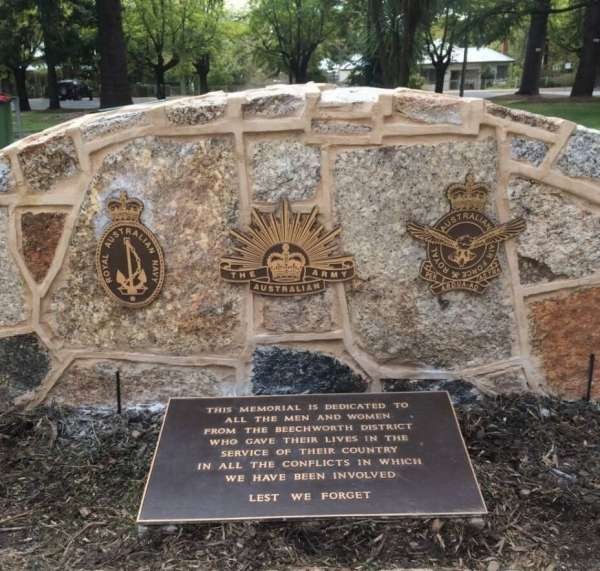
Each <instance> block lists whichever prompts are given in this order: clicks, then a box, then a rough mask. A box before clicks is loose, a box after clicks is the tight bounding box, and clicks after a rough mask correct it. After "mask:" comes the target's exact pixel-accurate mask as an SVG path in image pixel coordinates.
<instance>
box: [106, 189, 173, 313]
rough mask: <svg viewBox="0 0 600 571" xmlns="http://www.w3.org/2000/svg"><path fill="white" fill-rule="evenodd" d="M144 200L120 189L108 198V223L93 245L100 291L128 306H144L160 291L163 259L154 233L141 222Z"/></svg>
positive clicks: (162, 280)
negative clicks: (117, 193) (119, 191)
mask: <svg viewBox="0 0 600 571" xmlns="http://www.w3.org/2000/svg"><path fill="white" fill-rule="evenodd" d="M143 209H144V204H143V203H142V201H141V200H138V199H137V198H130V197H129V196H127V193H126V192H121V193H120V194H119V198H118V199H112V200H109V201H108V204H107V210H108V214H109V216H110V218H111V219H112V222H111V224H110V225H109V226H108V227H107V228H106V229H105V230H104V233H103V234H102V237H101V238H100V241H99V242H98V246H97V248H96V270H97V272H98V279H99V280H100V283H101V284H102V287H103V289H104V291H106V293H107V294H108V295H109V296H110V297H111V298H112V299H114V300H115V301H117V302H119V303H120V304H122V305H125V306H127V307H132V308H140V307H145V306H147V305H149V304H150V303H152V302H153V301H154V300H155V299H156V298H157V296H158V294H159V293H160V290H161V289H162V286H163V283H164V280H165V262H164V256H163V251H162V248H161V246H160V244H159V242H158V239H157V238H156V236H155V235H154V234H153V233H152V232H151V231H150V230H149V229H148V228H146V226H144V225H143V224H142V222H141V215H142V211H143Z"/></svg>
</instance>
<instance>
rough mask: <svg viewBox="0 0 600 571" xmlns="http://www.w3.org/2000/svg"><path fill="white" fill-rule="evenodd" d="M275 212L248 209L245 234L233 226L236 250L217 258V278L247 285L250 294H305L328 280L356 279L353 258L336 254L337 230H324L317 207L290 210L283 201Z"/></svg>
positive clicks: (320, 286)
mask: <svg viewBox="0 0 600 571" xmlns="http://www.w3.org/2000/svg"><path fill="white" fill-rule="evenodd" d="M279 210H280V213H279V215H277V216H276V215H274V214H271V213H263V212H260V211H259V210H257V209H256V208H253V209H252V222H251V224H250V227H249V229H248V231H247V232H240V231H238V230H231V231H230V233H231V235H232V237H233V238H234V240H235V241H236V243H237V246H236V247H235V248H234V250H235V254H234V255H232V256H230V257H226V258H221V264H220V271H221V278H222V279H224V280H225V281H227V282H232V283H238V284H239V283H249V284H250V290H251V291H252V292H253V293H256V294H260V295H269V296H291V295H309V294H313V293H319V292H321V291H323V290H324V289H325V283H326V282H344V281H348V280H351V279H352V278H353V277H354V260H353V258H352V256H338V255H334V253H335V251H336V249H337V245H336V240H337V237H338V235H339V233H340V229H339V228H334V229H333V230H331V231H329V232H328V231H326V230H325V229H324V227H323V226H322V225H321V224H319V222H318V220H317V217H318V215H319V209H318V208H317V207H316V206H315V207H314V208H313V209H312V210H311V212H310V213H308V214H301V213H298V212H297V213H292V212H291V211H290V205H289V203H288V201H287V200H284V201H283V205H282V206H281V208H280V209H279Z"/></svg>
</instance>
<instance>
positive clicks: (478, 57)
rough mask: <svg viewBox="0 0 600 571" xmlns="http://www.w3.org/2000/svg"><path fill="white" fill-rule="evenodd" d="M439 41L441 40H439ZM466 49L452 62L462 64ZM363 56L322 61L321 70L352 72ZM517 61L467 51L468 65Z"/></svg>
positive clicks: (495, 53)
mask: <svg viewBox="0 0 600 571" xmlns="http://www.w3.org/2000/svg"><path fill="white" fill-rule="evenodd" d="M438 41H439V40H438ZM464 52H465V49H464V48H461V47H458V46H455V47H454V49H453V50H452V56H451V62H452V63H462V60H463V57H464ZM361 59H362V56H361V55H360V54H354V55H351V56H350V57H349V58H348V59H347V60H346V61H343V62H341V63H336V62H334V61H333V60H331V59H329V58H325V59H322V60H321V61H320V62H319V68H320V69H321V71H324V72H334V73H339V72H340V71H352V70H353V69H356V68H357V67H358V65H359V64H360V61H361ZM513 61H515V60H514V59H513V58H511V57H510V56H507V55H505V54H503V53H500V52H498V51H496V50H493V49H492V48H486V47H483V48H476V47H469V49H468V50H467V63H510V62H513ZM419 63H420V64H421V65H431V58H430V57H429V54H427V53H425V54H423V56H422V57H421V61H420V62H419Z"/></svg>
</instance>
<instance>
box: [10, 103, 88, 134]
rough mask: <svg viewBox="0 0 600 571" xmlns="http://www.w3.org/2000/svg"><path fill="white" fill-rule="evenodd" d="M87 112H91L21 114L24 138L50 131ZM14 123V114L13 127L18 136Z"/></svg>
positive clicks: (67, 110) (69, 111) (35, 112)
mask: <svg viewBox="0 0 600 571" xmlns="http://www.w3.org/2000/svg"><path fill="white" fill-rule="evenodd" d="M87 112H89V111H73V110H70V109H65V110H62V111H29V112H27V113H21V131H22V133H23V136H26V135H31V134H32V133H37V132H39V131H43V130H44V129H48V128H49V127H54V125H58V124H59V123H63V122H64V121H69V120H71V119H75V118H76V117H80V116H81V115H85V113H87ZM14 121H15V115H14V114H13V127H14V131H15V134H17V126H16V124H14Z"/></svg>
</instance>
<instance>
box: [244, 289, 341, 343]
mask: <svg viewBox="0 0 600 571" xmlns="http://www.w3.org/2000/svg"><path fill="white" fill-rule="evenodd" d="M256 301H257V304H258V311H259V312H260V311H262V323H261V325H262V327H264V329H266V330H267V331H269V332H271V333H307V332H323V331H330V330H331V329H333V328H334V326H335V304H336V296H335V292H334V291H333V288H331V287H328V288H327V289H326V290H325V291H324V292H321V293H318V294H315V295H310V296H304V297H300V296H295V297H290V298H277V299H271V298H267V297H265V298H260V299H257V300H256Z"/></svg>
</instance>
